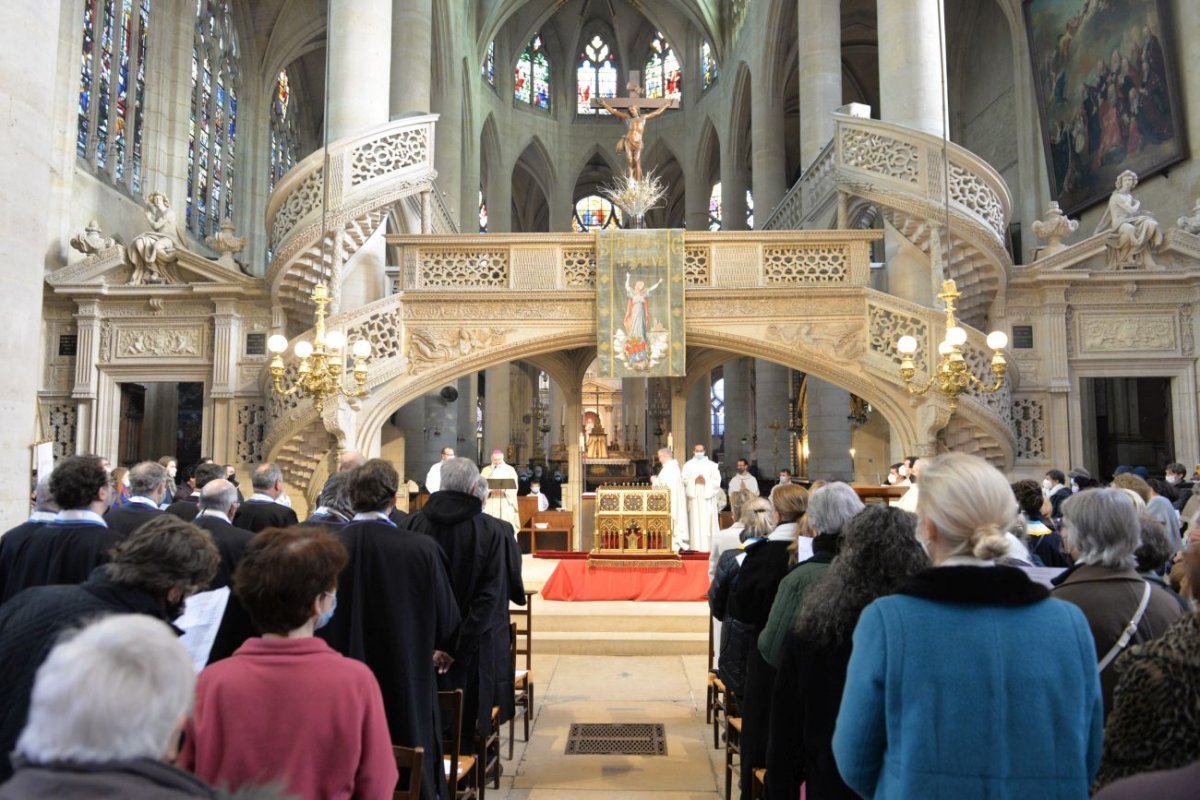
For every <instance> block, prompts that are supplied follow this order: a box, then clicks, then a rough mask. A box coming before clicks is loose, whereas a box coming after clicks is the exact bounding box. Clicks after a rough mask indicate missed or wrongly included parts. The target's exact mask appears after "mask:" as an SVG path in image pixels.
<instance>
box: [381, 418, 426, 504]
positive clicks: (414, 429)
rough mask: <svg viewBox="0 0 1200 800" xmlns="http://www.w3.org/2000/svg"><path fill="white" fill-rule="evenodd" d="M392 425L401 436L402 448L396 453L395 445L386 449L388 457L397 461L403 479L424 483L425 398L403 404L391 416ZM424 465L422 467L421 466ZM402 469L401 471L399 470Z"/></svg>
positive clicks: (396, 464)
mask: <svg viewBox="0 0 1200 800" xmlns="http://www.w3.org/2000/svg"><path fill="white" fill-rule="evenodd" d="M392 425H393V426H395V427H396V429H397V430H399V431H400V432H401V434H402V436H401V438H402V440H403V442H404V445H403V448H402V449H400V450H399V452H397V449H396V447H395V443H394V442H393V445H392V447H391V448H388V453H389V457H391V458H394V459H397V461H396V463H395V466H396V469H398V470H400V471H401V472H402V473H403V476H404V477H405V478H410V477H411V478H412V479H413V480H415V481H416V482H417V483H424V481H425V471H426V470H428V469H429V465H428V464H425V434H424V431H423V429H424V427H425V398H424V397H418V398H416V399H415V400H410V401H409V402H407V403H405V405H404V407H403V408H401V409H400V410H399V411H397V412H396V413H395V414H393V415H392ZM422 465H424V466H422ZM401 468H403V469H401Z"/></svg>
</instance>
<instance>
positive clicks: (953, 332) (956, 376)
mask: <svg viewBox="0 0 1200 800" xmlns="http://www.w3.org/2000/svg"><path fill="white" fill-rule="evenodd" d="M958 298H959V291H958V287H957V286H955V284H954V281H945V282H944V283H943V284H942V291H941V294H939V295H938V299H939V300H941V301H943V302H944V303H945V304H946V338H945V339H943V340H942V342H941V344H939V345H938V354H939V359H938V363H937V367H936V369H935V370H934V372H933V375H931V376H930V378H929V382H928V383H926V384H925V385H924V386H922V387H921V388H915V387H914V386H913V385H912V379H913V376H914V375H915V374H916V372H917V370H916V365H915V363H914V361H913V355H914V354H916V352H917V340H916V338H915V337H913V336H901V337H900V339H899V340H898V341H897V342H896V350H897V351H898V352H899V353H900V377H901V378H903V379H904V385H905V386H906V387H907V388H908V393H909V394H910V395H913V396H915V397H919V396H921V395H924V394H925V393H926V392H928V391H929V390H930V389H931V388H936V389H937V390H938V392H939V393H941V394H942V395H944V396H945V397H946V398H947V399H948V400H949V401H950V413H954V411H955V409H957V408H958V396H959V395H960V394H962V393H963V392H966V391H968V390H969V389H971V388H976V389H979V390H980V391H981V392H986V393H988V394H993V393H995V392H998V391H1000V390H1001V389H1002V388H1003V387H1004V376H1005V373H1006V372H1007V370H1008V362H1006V361H1005V360H1004V353H1003V350H1004V348H1005V347H1007V346H1008V336H1007V335H1006V334H1005V333H1004V332H1003V331H992V332H991V333H989V334H988V337H987V346H988V347H990V348H991V349H992V375H994V376H995V378H996V382H995V383H994V384H993V385H991V386H988V385H987V384H985V383H984V382H983V381H981V380H980V379H979V378H977V377H975V374H974V373H973V372H972V371H971V367H970V365H968V364H967V361H966V359H965V358H963V345H965V344H966V343H967V331H966V329H965V328H963V327H962V326H960V325H959V324H958V320H956V319H955V318H954V301H955V300H957V299H958Z"/></svg>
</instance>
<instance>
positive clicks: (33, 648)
mask: <svg viewBox="0 0 1200 800" xmlns="http://www.w3.org/2000/svg"><path fill="white" fill-rule="evenodd" d="M103 614H147V615H149V616H152V617H156V618H157V619H161V620H163V621H167V620H166V617H165V611H164V608H163V604H162V603H160V602H159V601H158V600H157V599H156V598H154V597H152V596H150V595H149V594H146V593H145V592H143V591H141V590H139V589H131V588H128V587H125V586H120V585H118V584H115V583H113V582H112V581H111V580H110V579H109V577H108V575H107V573H106V572H105V571H104V570H103V569H97V570H95V571H94V572H92V574H91V576H90V577H89V578H88V579H87V581H85V582H84V583H83V584H81V585H78V586H40V587H37V588H33V589H29V590H28V591H25V592H22V593H21V594H19V595H17V596H16V597H14V598H13V599H12V600H9V601H8V602H7V603H5V604H4V605H3V606H0V782H3V781H4V780H6V779H7V778H8V777H9V775H11V774H12V768H11V765H10V764H9V760H8V754H9V753H11V752H12V749H13V748H14V747H15V746H16V743H17V737H18V736H19V735H20V733H21V729H22V728H23V727H25V717H26V716H27V715H28V713H29V696H30V693H31V692H32V691H33V679H34V675H35V674H36V672H37V669H38V667H39V666H41V664H42V662H43V661H45V660H46V656H47V655H49V654H50V649H51V648H52V647H53V646H54V643H55V642H56V641H57V639H58V634H59V633H60V632H61V631H62V630H64V629H65V628H71V627H75V626H78V625H80V624H82V623H83V622H85V621H87V620H90V619H93V618H95V617H98V616H101V615H103Z"/></svg>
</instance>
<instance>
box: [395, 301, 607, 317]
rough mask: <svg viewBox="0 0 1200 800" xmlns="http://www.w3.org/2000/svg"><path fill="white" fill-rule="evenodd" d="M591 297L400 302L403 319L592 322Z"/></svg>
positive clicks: (594, 305) (594, 312)
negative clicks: (584, 298)
mask: <svg viewBox="0 0 1200 800" xmlns="http://www.w3.org/2000/svg"><path fill="white" fill-rule="evenodd" d="M595 314H596V303H595V300H591V299H589V300H585V301H579V302H573V301H558V302H555V301H546V302H534V301H524V300H514V301H505V300H487V301H480V302H469V303H466V302H462V301H459V300H457V299H456V300H455V301H454V302H446V301H445V300H433V301H432V302H425V301H424V299H423V298H422V299H419V300H418V299H413V298H410V299H408V300H406V301H405V302H404V318H405V319H406V320H408V319H412V320H456V319H461V320H491V319H506V320H507V319H527V320H546V319H567V320H570V319H585V320H588V321H589V322H594V319H593V318H594V317H595Z"/></svg>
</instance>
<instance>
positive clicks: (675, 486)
mask: <svg viewBox="0 0 1200 800" xmlns="http://www.w3.org/2000/svg"><path fill="white" fill-rule="evenodd" d="M658 463H659V464H662V469H661V470H660V471H659V473H658V474H657V475H655V476H654V477H653V478H651V479H650V482H651V483H652V484H654V485H655V486H657V487H659V488H660V489H667V490H668V491H669V492H670V493H671V543H672V544H673V545H674V547H675V549H676V550H683V549H685V548H686V546H687V541H688V515H687V497H686V493H685V491H684V488H683V476H682V475H681V474H680V472H679V462H678V461H676V460H675V454H674V453H672V452H671V451H670V449H668V448H666V447H664V448H663V449H661V450H659V451H658Z"/></svg>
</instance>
